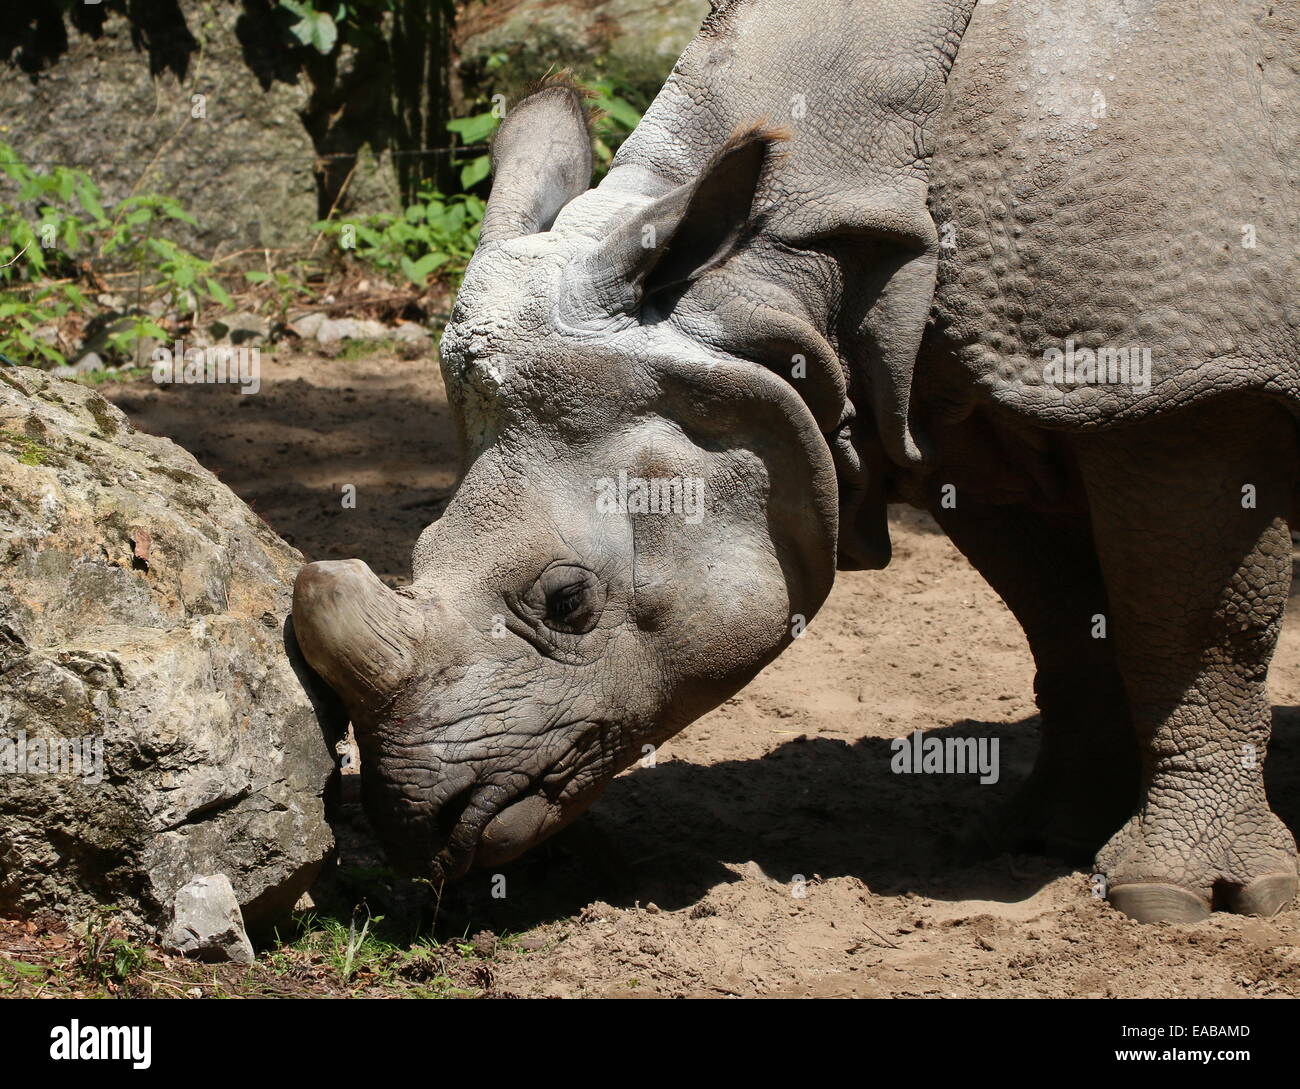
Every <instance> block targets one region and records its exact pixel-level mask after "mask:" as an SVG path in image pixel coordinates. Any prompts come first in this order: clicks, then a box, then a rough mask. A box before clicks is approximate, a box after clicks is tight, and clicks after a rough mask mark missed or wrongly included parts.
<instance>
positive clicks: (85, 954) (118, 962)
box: [81, 908, 148, 984]
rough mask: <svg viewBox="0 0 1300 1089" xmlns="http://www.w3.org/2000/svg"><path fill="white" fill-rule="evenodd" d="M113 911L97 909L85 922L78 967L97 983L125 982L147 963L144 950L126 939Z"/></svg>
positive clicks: (113, 909) (111, 909) (110, 909)
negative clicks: (79, 965)
mask: <svg viewBox="0 0 1300 1089" xmlns="http://www.w3.org/2000/svg"><path fill="white" fill-rule="evenodd" d="M116 910H117V909H116V908H100V909H98V910H97V911H96V912H95V913H94V914H93V915H92V916H91V917H90V918H89V919H88V920H87V921H86V936H85V940H84V941H83V943H82V948H81V967H82V970H83V971H84V972H85V973H86V975H87V976H89V977H90V978H91V979H93V980H95V981H96V982H99V983H115V984H121V983H126V982H128V981H129V980H130V978H131V976H132V975H134V974H135V973H136V972H138V971H139V970H140V969H141V968H143V967H144V965H145V963H146V962H147V960H148V954H147V953H146V952H145V950H144V949H143V948H141V947H140V946H138V945H134V944H132V943H131V942H129V941H127V940H126V937H125V935H124V932H123V930H122V927H121V925H120V924H119V923H118V922H117V920H116V918H115V917H114V913H115V912H116Z"/></svg>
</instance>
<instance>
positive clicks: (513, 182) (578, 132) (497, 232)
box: [480, 76, 592, 244]
mask: <svg viewBox="0 0 1300 1089" xmlns="http://www.w3.org/2000/svg"><path fill="white" fill-rule="evenodd" d="M588 122H589V111H588V109H587V103H586V98H585V96H584V94H583V92H582V91H581V90H579V89H578V88H577V87H575V86H574V85H573V84H572V83H571V82H569V81H568V79H567V78H565V77H564V76H560V77H557V78H556V79H555V80H554V81H552V82H551V83H549V84H547V85H545V86H543V87H542V88H541V90H539V91H536V92H535V93H533V94H531V95H529V96H528V97H527V98H525V99H524V100H523V101H522V102H520V103H519V105H517V106H515V107H514V108H513V109H511V110H510V111H509V112H508V113H507V114H506V118H505V120H504V121H503V122H502V123H501V128H500V129H499V130H498V131H497V135H496V139H495V140H494V141H493V142H492V195H491V196H490V197H489V198H488V202H487V209H486V210H485V211H484V213H483V229H482V232H481V235H480V244H487V243H493V242H504V241H507V240H509V239H511V238H518V237H520V236H521V235H527V234H536V233H538V232H539V231H546V230H550V228H551V224H553V223H554V222H555V217H556V216H558V215H559V214H560V209H561V208H563V207H564V206H565V205H566V204H568V203H569V201H571V200H572V199H573V198H574V197H576V196H578V195H580V194H582V193H585V192H586V191H587V188H588V186H589V185H590V184H591V165H592V160H591V135H590V131H589V128H588Z"/></svg>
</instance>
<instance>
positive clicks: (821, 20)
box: [293, 0, 1300, 921]
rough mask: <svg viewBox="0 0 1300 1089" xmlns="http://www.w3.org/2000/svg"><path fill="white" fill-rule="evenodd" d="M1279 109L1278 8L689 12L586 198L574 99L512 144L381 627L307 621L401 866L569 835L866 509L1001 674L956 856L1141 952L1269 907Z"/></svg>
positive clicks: (762, 638) (489, 857) (547, 108)
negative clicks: (1028, 683)
mask: <svg viewBox="0 0 1300 1089" xmlns="http://www.w3.org/2000/svg"><path fill="white" fill-rule="evenodd" d="M1298 70H1300V18H1298V11H1297V4H1296V3H1295V2H1293V0H1270V2H1268V3H1263V2H1258V3H1257V2H1253V0H1206V2H1204V3H1198V4H1192V5H1189V4H1186V3H1184V2H1183V0H1091V2H1090V3H1088V4H1086V5H1084V4H1079V3H1078V2H1077V0H1035V2H1034V3H1024V2H1020V0H1003V2H992V0H985V2H983V3H979V4H978V6H976V5H975V4H974V3H973V0H964V2H963V0H817V2H812V0H802V2H801V0H719V2H715V3H714V4H713V5H712V10H711V13H710V14H709V16H708V17H707V19H706V21H705V22H704V24H703V26H702V28H701V29H700V31H699V33H698V35H697V37H695V39H694V40H693V41H692V42H691V43H690V45H689V47H688V48H687V49H686V51H685V53H684V54H683V55H682V57H681V59H680V61H679V62H678V63H677V65H676V67H675V68H674V70H673V72H672V74H671V76H670V78H669V79H668V81H667V83H666V85H665V86H664V88H663V90H662V91H661V93H660V94H659V95H658V97H657V98H656V99H655V101H654V103H653V104H652V106H651V107H650V109H649V111H648V112H647V113H646V115H645V117H644V119H643V120H642V121H641V123H640V125H639V126H638V127H637V128H636V130H635V131H634V132H633V133H632V134H631V135H630V137H629V138H628V139H627V141H626V142H625V143H624V144H623V145H622V147H621V149H620V150H619V152H618V154H617V156H616V157H615V159H614V161H613V163H612V166H611V169H610V170H609V172H608V174H607V175H606V176H605V177H604V179H603V180H602V181H601V182H600V184H599V185H598V186H596V187H595V188H589V186H590V183H591V177H592V154H591V144H590V139H589V117H588V112H589V111H588V107H587V104H586V103H585V102H584V99H583V97H582V95H581V93H580V92H579V91H578V90H576V89H575V88H574V87H573V86H571V85H569V84H568V83H566V82H565V81H564V80H563V79H558V80H552V81H551V82H550V83H549V84H547V85H544V86H543V87H541V89H540V90H538V91H537V92H536V93H534V94H532V95H531V96H529V97H527V98H525V99H524V100H522V101H520V102H519V103H518V104H516V105H514V106H513V107H512V108H511V109H510V110H509V111H508V114H507V116H506V118H505V120H504V122H503V124H502V125H501V127H500V130H499V134H498V136H497V137H496V140H495V144H494V148H493V169H494V180H493V186H492V192H491V197H490V200H489V202H488V205H487V209H486V212H485V215H484V219H483V224H482V234H481V240H480V242H479V245H478V249H477V251H476V253H475V256H474V258H473V260H472V262H471V264H470V266H469V268H468V270H467V272H466V275H465V278H464V283H463V287H462V288H461V290H460V292H459V295H458V297H457V299H456V302H455V306H454V310H453V313H452V314H451V319H450V322H449V324H448V326H447V328H446V332H445V335H444V337H443V339H442V344H441V364H442V370H443V375H444V377H445V381H446V386H447V391H448V397H449V400H450V403H451V405H452V407H453V410H454V413H455V416H456V418H457V420H458V421H459V428H460V432H461V435H462V439H463V449H464V470H463V474H462V478H461V480H460V483H459V485H458V488H457V490H456V492H455V495H454V497H453V498H452V500H451V502H450V504H449V505H448V506H447V508H446V511H445V513H443V514H442V516H441V517H440V518H439V519H438V520H437V521H436V522H434V523H433V524H432V525H430V526H429V527H428V528H427V529H426V530H425V531H424V532H423V534H422V535H421V536H420V538H419V541H418V543H417V544H416V546H415V550H414V557H413V582H412V584H411V585H410V587H409V588H406V589H401V590H396V591H394V590H390V589H388V588H387V587H385V586H384V585H383V584H382V583H381V582H380V581H379V579H378V578H376V576H375V575H374V574H373V573H372V572H371V571H370V569H369V568H368V567H367V566H366V565H365V564H364V563H362V562H360V561H358V560H348V561H339V562H320V563H313V564H310V565H309V566H306V567H304V568H303V570H302V572H301V574H300V575H299V576H298V580H297V586H296V594H295V599H294V606H293V622H294V626H295V629H296V632H297V638H298V639H299V641H300V643H301V646H302V648H303V650H304V652H305V654H306V656H307V658H308V660H309V661H310V662H311V664H312V665H313V666H314V668H315V669H316V670H317V671H318V672H319V673H320V674H321V675H322V676H323V677H324V678H325V679H326V680H327V681H328V682H329V684H330V685H332V686H333V687H334V688H335V689H336V691H337V692H338V693H339V694H340V696H341V697H342V699H343V700H344V702H345V703H346V704H347V707H348V709H349V711H350V713H351V716H352V721H353V723H354V727H355V730H356V735H357V739H358V742H359V745H360V750H361V758H362V775H363V787H362V794H363V799H364V802H365V805H366V808H367V812H368V813H369V815H370V818H371V820H372V821H373V823H374V825H375V827H376V829H377V831H378V834H379V835H380V837H381V839H382V840H383V842H384V844H385V849H386V850H387V852H388V853H389V855H390V858H391V861H392V862H393V864H394V865H395V866H396V867H398V868H399V869H404V870H407V871H409V872H415V873H424V874H430V873H431V874H433V875H435V876H436V877H439V878H441V879H452V878H456V877H458V876H460V875H462V874H463V873H464V872H465V871H466V870H467V869H468V868H469V867H470V866H471V865H481V866H496V865H498V864H500V863H502V862H505V861H508V860H509V859H512V858H514V857H515V856H517V855H519V854H520V853H521V852H523V851H524V850H526V849H527V848H528V847H530V846H531V845H533V844H536V843H537V842H539V841H540V840H542V839H543V838H545V837H547V836H549V835H551V834H552V833H554V832H555V831H557V830H558V829H560V828H563V827H564V826H565V825H567V824H568V823H569V822H571V821H572V820H573V819H574V818H575V817H576V816H578V815H579V814H580V813H582V812H583V811H584V810H586V809H587V808H588V807H589V806H590V805H591V804H592V802H593V801H595V799H596V798H597V797H598V796H599V795H600V793H601V791H602V789H603V788H604V787H605V786H606V785H607V784H608V783H609V781H610V779H611V778H612V777H613V776H614V775H615V774H616V773H618V772H619V771H620V770H621V769H623V768H626V767H628V766H629V765H630V764H631V763H632V762H634V761H635V760H636V759H637V758H639V757H640V756H641V755H642V753H643V751H645V746H647V745H657V744H659V743H661V742H662V741H663V740H664V739H666V738H668V737H670V736H672V735H673V734H675V733H677V732H678V731H679V730H681V729H682V728H683V727H685V726H686V725H687V724H688V723H690V722H691V721H692V720H694V719H696V718H698V717H699V716H701V715H703V714H705V713H706V712H707V711H709V710H710V709H712V708H714V707H716V706H717V705H719V704H720V703H721V702H722V701H724V700H726V699H727V698H729V697H730V696H731V695H733V694H734V693H735V692H737V691H738V690H739V689H740V688H741V687H743V686H744V685H745V684H746V683H747V682H749V681H750V680H751V679H752V678H753V677H754V676H755V674H757V673H758V672H759V671H760V670H761V669H763V667H764V666H765V665H767V664H768V663H769V662H771V661H772V660H773V658H774V657H775V656H777V655H778V654H780V653H781V651H782V650H783V649H784V648H785V647H786V646H787V645H788V644H789V643H790V641H791V639H792V638H795V637H796V636H798V635H799V634H800V633H801V632H802V631H803V629H804V626H805V625H806V624H807V622H808V621H809V620H810V619H811V618H812V617H813V616H814V614H815V613H816V612H817V610H818V607H819V606H820V605H821V604H822V602H823V601H824V600H825V598H826V596H827V594H828V592H829V591H830V589H831V585H832V582H833V579H834V575H835V571H836V569H837V566H838V567H839V568H849V569H863V568H866V569H878V568H881V567H883V566H885V564H886V563H888V562H889V559H890V544H889V533H888V523H887V519H886V507H887V504H889V503H895V502H901V503H909V504H913V505H916V506H919V507H921V508H923V509H925V510H927V511H929V512H930V513H931V514H932V515H933V516H934V518H935V519H937V521H938V523H939V525H940V526H941V527H942V529H943V530H944V531H945V532H946V533H947V534H948V535H949V537H950V538H951V539H952V541H953V542H954V543H955V544H956V546H957V547H958V549H960V551H961V552H962V553H964V554H965V556H966V557H967V558H968V559H969V560H970V561H971V563H972V564H973V565H974V566H975V567H976V568H977V569H978V570H979V571H980V572H981V573H982V574H983V576H984V577H985V578H986V579H987V580H988V582H989V583H990V584H991V585H992V587H993V588H994V589H995V590H996V591H997V592H998V594H999V595H1000V596H1001V597H1002V599H1003V600H1004V601H1005V602H1006V604H1007V606H1008V607H1009V608H1010V610H1011V611H1012V612H1013V613H1014V615H1015V616H1016V617H1017V619H1018V620H1019V622H1020V623H1021V624H1022V626H1023V628H1024V630H1025V633H1026V635H1027V638H1028V641H1029V644H1030V647H1031V649H1032V652H1033V655H1034V660H1035V664H1036V667H1037V679H1036V684H1035V693H1036V698H1037V702H1038V706H1039V708H1040V709H1041V745H1040V751H1039V755H1038V758H1037V763H1036V765H1035V767H1034V768H1033V771H1032V773H1031V774H1030V776H1029V777H1028V779H1027V781H1026V782H1025V783H1024V784H1023V786H1022V787H1021V789H1020V790H1019V792H1018V793H1017V794H1016V795H1015V797H1014V798H1013V799H1012V801H1011V802H1010V803H1009V806H1008V807H1007V808H1006V809H1004V810H1003V811H1002V812H1001V814H1000V815H999V816H997V817H996V818H993V819H991V820H990V821H989V822H988V826H987V832H988V839H989V842H991V843H993V844H995V845H997V844H1005V845H1008V846H1014V845H1021V846H1024V845H1029V846H1035V847H1036V848H1038V849H1046V850H1054V851H1062V852H1074V853H1077V852H1080V851H1082V852H1086V853H1087V854H1088V855H1089V856H1091V855H1092V854H1094V853H1095V854H1096V862H1095V866H1096V872H1097V873H1098V874H1100V875H1103V877H1104V881H1105V887H1106V892H1107V894H1108V896H1109V899H1110V901H1111V902H1112V904H1113V905H1114V906H1115V907H1117V908H1118V909H1119V910H1121V911H1123V912H1125V913H1127V914H1129V915H1131V916H1133V917H1135V918H1137V919H1139V920H1169V921H1194V920H1197V919H1201V918H1204V917H1205V916H1206V915H1207V914H1208V913H1209V912H1210V911H1212V910H1227V911H1234V912H1239V913H1251V914H1271V913H1273V912H1275V911H1277V910H1278V909H1279V908H1281V907H1282V906H1283V905H1285V904H1286V903H1287V902H1288V901H1290V899H1291V898H1292V897H1293V895H1294V894H1295V891H1296V884H1297V880H1296V847H1295V841H1294V839H1293V837H1292V835H1291V833H1290V832H1289V831H1288V829H1287V828H1286V826H1285V825H1284V824H1283V823H1282V822H1281V821H1280V820H1279V819H1278V817H1277V816H1276V815H1275V814H1274V813H1273V811H1272V809H1271V808H1270V805H1269V802H1268V800H1267V798H1266V795H1265V790H1264V783H1263V778H1262V768H1263V765H1264V759H1265V754H1266V750H1267V747H1268V743H1269V734H1270V704H1269V700H1268V696H1267V691H1266V674H1267V670H1268V665H1269V661H1270V658H1271V656H1272V653H1273V649H1274V645H1275V643H1276V641H1277V638H1278V632H1279V627H1280V624H1281V620H1282V614H1283V607H1284V605H1285V602H1286V600H1287V596H1288V588H1289V584H1290V577H1291V557H1292V547H1291V540H1290V536H1289V533H1288V528H1287V519H1288V517H1289V515H1290V512H1291V509H1292V499H1293V497H1294V494H1295V486H1296V471H1297V465H1298V462H1297V447H1296V411H1297V406H1298V404H1300V337H1297V307H1296V299H1295V287H1296V284H1297V283H1298V282H1300V276H1298V272H1300V267H1298V259H1297V253H1298V252H1300V246H1298V243H1300V232H1298V231H1297V217H1298V215H1300V198H1298V197H1297V193H1296V191H1295V188H1294V181H1295V178H1296V176H1297V174H1296V172H1297V169H1298V168H1300V151H1298V149H1300V94H1298V93H1297V87H1298V85H1300V80H1298V79H1297V73H1298ZM687 834H688V833H687ZM863 834H864V835H870V834H871V833H870V829H864V830H863ZM1098 848H1100V850H1098Z"/></svg>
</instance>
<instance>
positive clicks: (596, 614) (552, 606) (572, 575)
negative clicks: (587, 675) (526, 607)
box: [538, 565, 605, 635]
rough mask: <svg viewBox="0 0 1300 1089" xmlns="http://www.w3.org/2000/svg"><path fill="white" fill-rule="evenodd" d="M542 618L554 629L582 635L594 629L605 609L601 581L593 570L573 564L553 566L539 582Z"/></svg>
mask: <svg viewBox="0 0 1300 1089" xmlns="http://www.w3.org/2000/svg"><path fill="white" fill-rule="evenodd" d="M538 590H539V591H540V594H539V596H540V598H541V604H542V608H541V610H540V611H541V616H542V621H543V622H544V623H545V624H546V626H547V627H548V628H550V629H551V630H552V631H558V632H564V633H566V634H570V635H582V634H583V633H585V632H589V631H591V629H592V628H594V627H595V626H596V621H597V620H598V619H599V618H600V613H601V610H602V609H603V608H604V604H605V600H604V598H605V595H604V591H603V588H602V586H601V584H600V581H599V580H598V579H597V578H596V576H595V575H593V574H592V573H591V572H590V571H588V570H586V569H585V568H582V567H574V566H569V565H564V566H558V567H551V568H549V569H547V571H546V572H545V573H544V574H543V575H542V577H541V579H540V580H539V583H538Z"/></svg>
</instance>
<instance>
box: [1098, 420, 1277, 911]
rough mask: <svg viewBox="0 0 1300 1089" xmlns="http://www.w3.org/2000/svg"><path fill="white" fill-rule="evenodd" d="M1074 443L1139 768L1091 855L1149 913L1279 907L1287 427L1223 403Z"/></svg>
mask: <svg viewBox="0 0 1300 1089" xmlns="http://www.w3.org/2000/svg"><path fill="white" fill-rule="evenodd" d="M1076 449H1077V450H1078V452H1079V456H1080V465H1081V468H1082V471H1083V476H1084V481H1085V485H1086V488H1087V492H1088V497H1089V502H1090V505H1091V509H1092V519H1093V528H1094V534H1095V537H1096V540H1097V547H1098V553H1099V555H1100V558H1101V565H1102V571H1103V573H1104V577H1105V579H1106V586H1107V591H1108V597H1109V600H1110V606H1111V613H1110V618H1111V620H1112V623H1111V625H1110V630H1109V631H1108V632H1107V634H1108V636H1110V637H1112V638H1113V639H1114V643H1115V651H1116V656H1117V660H1118V662H1119V668H1120V672H1121V673H1122V674H1123V677H1124V683H1125V686H1126V687H1127V689H1128V692H1129V707H1130V710H1131V712H1132V715H1133V722H1134V727H1135V730H1136V732H1137V737H1138V744H1139V748H1140V750H1141V755H1142V763H1143V774H1142V780H1143V783H1142V785H1143V794H1142V801H1141V803H1140V805H1139V807H1138V810H1137V812H1136V813H1135V814H1134V815H1133V816H1132V818H1130V820H1129V821H1128V823H1127V824H1125V825H1124V827H1123V828H1122V829H1120V831H1119V832H1117V833H1116V834H1115V836H1114V837H1112V839H1111V840H1110V842H1109V843H1108V844H1107V845H1106V846H1105V847H1104V848H1103V849H1102V851H1101V852H1100V854H1099V855H1098V859H1097V863H1098V868H1099V870H1100V872H1101V873H1103V874H1105V876H1106V879H1107V885H1108V888H1109V896H1110V899H1111V902H1112V903H1113V904H1115V906H1117V907H1119V908H1120V909H1121V910H1123V911H1124V912H1126V913H1127V914H1129V915H1132V916H1134V917H1135V918H1137V919H1140V920H1144V921H1158V920H1166V921H1170V922H1182V921H1193V920H1195V919H1199V918H1203V917H1204V916H1205V915H1206V914H1207V913H1208V912H1210V911H1211V910H1212V909H1213V908H1223V909H1226V910H1229V911H1236V912H1239V913H1243V914H1262V915H1271V914H1273V913H1274V912H1276V911H1277V910H1279V909H1280V908H1281V907H1282V906H1283V905H1285V904H1286V903H1287V902H1288V901H1289V900H1290V899H1291V898H1292V896H1294V894H1295V891H1296V885H1297V882H1296V848H1295V840H1294V838H1293V837H1292V835H1291V833H1290V832H1289V831H1288V830H1287V828H1286V826H1285V825H1284V824H1283V823H1282V822H1281V821H1280V820H1279V819H1278V818H1277V817H1276V816H1275V815H1274V813H1273V811H1272V809H1271V808H1270V807H1269V803H1268V799H1267V797H1266V796H1265V793H1264V780H1263V763H1264V755H1265V752H1266V750H1267V746H1268V740H1269V733H1270V724H1271V707H1270V703H1269V698H1268V692H1267V688H1266V680H1267V673H1268V664H1269V660H1270V659H1271V657H1272V655H1273V649H1274V646H1275V645H1276V642H1277V637H1278V632H1279V629H1280V627H1281V623H1282V612H1283V608H1284V606H1285V604H1286V600H1287V593H1288V590H1289V588H1290V584H1291V540H1290V535H1289V533H1288V530H1287V524H1286V518H1287V516H1288V515H1289V513H1290V509H1291V498H1292V487H1293V484H1294V481H1295V471H1296V437H1295V426H1294V424H1293V422H1292V420H1291V419H1290V417H1289V416H1287V415H1285V414H1284V413H1283V412H1282V411H1281V410H1280V409H1279V408H1276V407H1274V406H1272V405H1271V404H1268V403H1266V402H1263V401H1254V402H1251V401H1247V400H1242V401H1234V402H1229V401H1220V402H1217V403H1215V404H1212V405H1210V406H1208V407H1203V408H1197V409H1190V410H1183V411H1182V412H1176V413H1172V414H1171V415H1169V416H1167V417H1162V418H1160V419H1157V420H1154V421H1148V422H1144V423H1142V424H1140V425H1138V426H1136V427H1130V428H1125V429H1123V430H1120V431H1112V432H1108V433H1105V434H1103V435H1097V436H1090V437H1087V438H1082V439H1080V440H1078V441H1077V443H1076Z"/></svg>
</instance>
